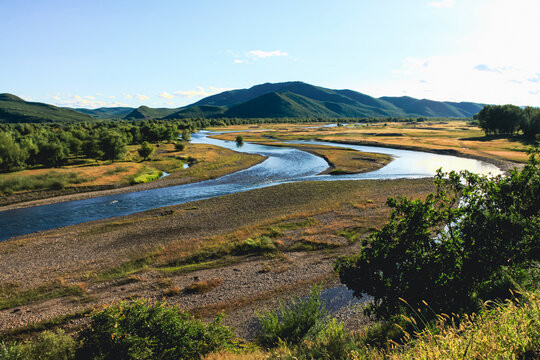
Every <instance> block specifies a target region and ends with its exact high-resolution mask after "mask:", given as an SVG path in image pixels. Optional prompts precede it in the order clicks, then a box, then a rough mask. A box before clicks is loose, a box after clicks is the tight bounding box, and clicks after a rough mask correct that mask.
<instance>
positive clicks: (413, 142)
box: [229, 121, 532, 163]
mask: <svg viewBox="0 0 540 360" xmlns="http://www.w3.org/2000/svg"><path fill="white" fill-rule="evenodd" d="M318 125H320V124H310V125H308V126H306V125H304V124H290V125H289V124H287V125H283V124H261V125H253V126H250V127H249V129H250V130H255V129H261V132H260V133H259V132H256V133H249V132H247V133H243V134H242V136H244V139H245V140H246V141H250V140H249V139H250V137H251V138H253V137H256V136H258V138H259V139H265V137H264V136H272V137H273V138H275V139H283V140H289V139H307V140H309V139H319V140H324V141H339V142H345V143H351V144H363V145H378V146H389V147H396V148H407V149H417V150H426V151H445V150H450V151H454V152H455V153H457V154H462V155H467V156H473V157H482V158H492V159H497V160H508V161H515V162H522V163H523V162H526V161H527V158H528V157H527V153H526V151H527V149H528V147H529V146H530V145H532V144H530V143H528V142H527V141H525V140H524V139H523V138H522V137H519V136H516V137H498V136H485V134H484V132H483V131H482V130H481V129H480V128H479V127H477V126H472V125H469V124H468V123H467V122H465V121H443V122H433V121H427V122H422V123H391V122H388V123H377V124H368V125H348V126H343V127H326V128H323V127H313V128H310V126H318ZM230 129H238V130H241V129H242V127H240V126H237V127H230V128H229V130H230ZM243 129H246V127H245V126H244V127H243ZM265 129H269V130H265ZM255 134H257V135H255ZM234 135H235V136H236V135H237V134H234ZM266 139H267V138H266Z"/></svg>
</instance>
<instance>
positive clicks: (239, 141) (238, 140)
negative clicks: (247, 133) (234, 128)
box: [236, 135, 244, 146]
mask: <svg viewBox="0 0 540 360" xmlns="http://www.w3.org/2000/svg"><path fill="white" fill-rule="evenodd" d="M243 144H244V137H243V136H242V135H238V136H237V137H236V145H238V146H242V145H243Z"/></svg>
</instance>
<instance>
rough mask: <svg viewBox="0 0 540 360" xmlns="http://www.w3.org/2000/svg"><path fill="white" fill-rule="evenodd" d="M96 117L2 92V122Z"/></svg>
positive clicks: (56, 120) (0, 97) (58, 120)
mask: <svg viewBox="0 0 540 360" xmlns="http://www.w3.org/2000/svg"><path fill="white" fill-rule="evenodd" d="M79 121H95V119H94V118H93V117H92V116H90V115H88V114H83V113H80V112H78V111H75V110H72V109H66V108H61V107H57V106H54V105H49V104H44V103H38V102H30V101H25V100H23V99H21V98H19V97H17V96H15V95H11V94H0V122H4V123H18V122H34V123H41V122H79Z"/></svg>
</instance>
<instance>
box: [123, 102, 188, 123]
mask: <svg viewBox="0 0 540 360" xmlns="http://www.w3.org/2000/svg"><path fill="white" fill-rule="evenodd" d="M177 110H178V109H168V108H149V107H148V106H144V105H143V106H139V107H138V108H136V109H134V110H133V111H131V112H130V113H129V114H127V115H126V116H125V117H124V118H125V119H131V120H145V119H161V118H164V117H166V116H168V115H170V114H172V113H174V112H175V111H177Z"/></svg>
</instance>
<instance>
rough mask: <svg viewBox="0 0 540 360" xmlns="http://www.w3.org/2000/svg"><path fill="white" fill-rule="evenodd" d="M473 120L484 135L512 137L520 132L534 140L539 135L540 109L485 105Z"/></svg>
mask: <svg viewBox="0 0 540 360" xmlns="http://www.w3.org/2000/svg"><path fill="white" fill-rule="evenodd" d="M474 119H475V120H478V126H480V127H481V128H482V130H484V131H485V133H486V135H490V134H504V135H513V134H515V133H517V132H519V131H522V132H523V135H525V136H526V137H527V138H529V139H535V138H536V137H537V136H538V134H540V108H534V107H530V106H527V107H525V108H520V107H519V106H515V105H486V106H484V108H483V109H482V110H480V112H479V113H478V114H476V115H474Z"/></svg>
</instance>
